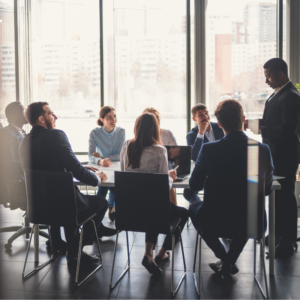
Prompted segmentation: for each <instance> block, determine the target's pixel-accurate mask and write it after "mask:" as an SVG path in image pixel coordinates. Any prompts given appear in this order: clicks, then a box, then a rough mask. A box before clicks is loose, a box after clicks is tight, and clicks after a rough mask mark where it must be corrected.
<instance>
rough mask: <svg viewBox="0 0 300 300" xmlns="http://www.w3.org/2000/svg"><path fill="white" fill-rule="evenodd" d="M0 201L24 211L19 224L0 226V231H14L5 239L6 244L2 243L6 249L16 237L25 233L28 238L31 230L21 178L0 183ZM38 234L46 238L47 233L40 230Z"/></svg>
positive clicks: (5, 205) (8, 206)
mask: <svg viewBox="0 0 300 300" xmlns="http://www.w3.org/2000/svg"><path fill="white" fill-rule="evenodd" d="M0 195H1V196H0V197H1V199H0V203H1V204H2V205H3V206H4V207H6V208H10V209H11V210H15V209H18V208H20V209H21V210H23V211H25V212H24V215H23V217H24V223H23V224H22V225H19V226H9V227H2V228H0V233H1V232H14V231H15V233H14V234H13V235H12V236H11V237H10V238H9V239H8V240H7V242H6V244H4V248H5V249H6V250H10V249H11V248H12V243H13V241H14V240H16V239H17V238H18V237H20V236H22V235H24V234H25V237H26V238H27V239H28V238H29V234H30V232H31V230H32V227H31V226H30V224H29V221H28V218H27V215H26V210H27V200H26V190H25V184H24V182H22V181H21V180H16V181H10V182H9V183H6V184H5V185H3V184H2V185H1V188H0ZM40 229H45V227H41V228H40ZM39 235H40V236H43V237H44V238H46V239H48V238H49V235H48V234H47V233H46V232H44V231H42V230H40V231H39Z"/></svg>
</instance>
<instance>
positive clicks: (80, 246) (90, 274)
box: [75, 219, 103, 286]
mask: <svg viewBox="0 0 300 300" xmlns="http://www.w3.org/2000/svg"><path fill="white" fill-rule="evenodd" d="M90 221H91V222H93V224H94V229H95V234H96V239H97V247H98V252H99V260H100V265H99V266H97V267H96V268H95V269H94V271H92V272H91V273H89V274H88V275H87V276H86V277H85V278H84V279H83V280H82V281H81V282H79V283H78V278H79V270H80V259H81V253H82V240H83V228H81V232H80V240H79V249H78V258H77V269H76V278H75V283H76V285H77V286H81V285H82V284H83V283H84V282H85V281H86V280H87V279H89V278H90V277H91V276H92V275H93V274H95V273H96V272H97V271H98V270H99V269H100V268H101V267H102V266H103V265H102V255H101V250H100V244H99V239H98V234H97V229H96V225H95V222H94V220H93V219H91V220H90Z"/></svg>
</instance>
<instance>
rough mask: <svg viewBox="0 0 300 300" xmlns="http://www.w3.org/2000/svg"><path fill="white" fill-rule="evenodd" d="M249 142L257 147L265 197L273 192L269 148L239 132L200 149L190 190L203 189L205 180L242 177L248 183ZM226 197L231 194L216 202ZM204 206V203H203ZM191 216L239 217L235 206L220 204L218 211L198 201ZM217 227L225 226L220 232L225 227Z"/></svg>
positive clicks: (200, 217)
mask: <svg viewBox="0 0 300 300" xmlns="http://www.w3.org/2000/svg"><path fill="white" fill-rule="evenodd" d="M249 142H250V143H252V142H254V143H255V144H257V145H258V154H259V163H258V171H259V176H260V178H264V180H265V195H269V194H270V193H271V191H272V182H273V169H274V167H273V161H272V156H271V152H270V148H269V146H267V145H265V144H261V143H258V142H256V141H253V140H251V139H249V138H248V137H247V136H246V134H245V133H244V132H242V131H233V132H229V133H228V134H226V135H225V137H224V138H222V139H221V140H219V141H215V142H211V143H207V144H204V145H203V146H202V148H201V150H200V153H199V156H198V158H197V161H196V164H195V168H194V170H193V173H192V175H191V177H190V188H191V189H192V190H194V191H200V190H202V189H203V188H204V184H205V179H206V178H207V177H208V178H215V179H217V178H224V177H225V178H228V179H229V178H241V179H242V178H245V180H247V153H248V144H249ZM228 196H230V195H224V197H222V199H219V201H222V203H223V204H224V201H225V202H226V199H227V197H228ZM203 203H206V200H205V201H204V202H203ZM195 205H196V204H195ZM224 207H225V209H224ZM194 214H196V216H197V218H199V221H200V219H202V220H203V219H206V218H208V220H211V219H213V218H214V216H216V215H218V214H219V215H220V214H221V216H226V215H227V216H228V215H238V214H239V211H235V207H229V206H228V207H226V205H225V206H224V205H223V209H222V211H221V212H220V211H218V206H217V207H215V206H214V207H211V206H210V205H209V203H206V205H202V202H199V203H198V206H197V207H196V206H194ZM200 222H201V221H200ZM220 226H224V228H223V229H224V230H225V227H226V226H227V225H226V224H223V223H222V225H220Z"/></svg>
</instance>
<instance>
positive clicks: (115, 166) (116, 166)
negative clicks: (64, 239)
mask: <svg viewBox="0 0 300 300" xmlns="http://www.w3.org/2000/svg"><path fill="white" fill-rule="evenodd" d="M89 166H91V167H95V168H97V169H98V170H99V171H104V172H105V173H106V174H107V177H108V178H107V180H106V181H105V182H103V183H101V186H107V187H114V186H115V177H114V172H115V171H120V170H121V167H120V162H113V163H112V165H111V166H110V167H102V166H99V165H94V164H89ZM194 167H195V163H194V162H192V163H191V170H193V169H194ZM280 178H282V177H278V176H274V180H273V191H272V193H271V194H270V195H269V274H270V275H271V276H274V259H275V190H280V189H281V186H280V184H279V182H278V181H277V179H280ZM74 184H75V185H77V186H86V184H85V183H82V182H79V181H78V180H76V179H74ZM172 187H173V188H189V187H190V186H189V177H187V178H186V179H185V180H183V181H176V182H173V185H172ZM35 228H37V230H35V232H37V234H35V235H34V250H35V251H34V255H35V261H38V260H39V253H38V249H39V246H38V245H39V235H38V226H36V227H35Z"/></svg>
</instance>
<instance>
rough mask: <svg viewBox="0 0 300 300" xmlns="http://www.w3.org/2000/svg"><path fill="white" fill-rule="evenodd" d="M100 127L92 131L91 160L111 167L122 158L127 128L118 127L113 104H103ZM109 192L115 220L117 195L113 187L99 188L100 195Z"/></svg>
mask: <svg viewBox="0 0 300 300" xmlns="http://www.w3.org/2000/svg"><path fill="white" fill-rule="evenodd" d="M97 124H98V125H99V126H100V127H99V128H95V129H94V130H92V132H91V133H90V138H89V161H90V163H92V164H96V165H100V166H103V167H110V166H111V164H112V161H119V160H120V151H121V148H122V146H123V144H124V142H125V129H123V128H121V127H116V124H117V115H116V110H115V109H114V108H113V107H111V106H103V107H102V108H101V110H100V113H99V119H98V120H97ZM108 190H110V193H109V200H108V205H109V213H108V216H109V219H110V220H111V221H112V222H113V221H114V220H115V212H114V207H115V195H114V188H113V187H102V186H100V187H99V189H98V195H100V196H102V197H104V198H105V197H106V195H107V192H108Z"/></svg>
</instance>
